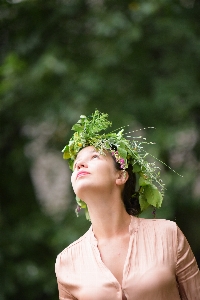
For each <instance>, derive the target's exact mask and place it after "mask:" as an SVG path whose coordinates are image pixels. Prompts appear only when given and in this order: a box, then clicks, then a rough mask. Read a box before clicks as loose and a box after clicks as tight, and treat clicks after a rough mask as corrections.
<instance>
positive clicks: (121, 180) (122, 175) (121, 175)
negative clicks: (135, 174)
mask: <svg viewBox="0 0 200 300" xmlns="http://www.w3.org/2000/svg"><path fill="white" fill-rule="evenodd" d="M128 177H129V175H128V172H126V171H125V170H121V171H119V172H118V176H117V179H116V184H117V185H123V184H125V183H126V181H127V180H128Z"/></svg>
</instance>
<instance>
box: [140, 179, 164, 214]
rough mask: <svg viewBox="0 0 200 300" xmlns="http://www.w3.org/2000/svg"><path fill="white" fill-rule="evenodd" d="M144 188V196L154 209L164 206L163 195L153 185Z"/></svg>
mask: <svg viewBox="0 0 200 300" xmlns="http://www.w3.org/2000/svg"><path fill="white" fill-rule="evenodd" d="M143 188H144V196H145V198H146V200H147V202H148V203H149V204H151V205H153V206H154V207H157V208H159V207H161V204H162V199H163V197H162V195H161V193H160V192H159V190H158V189H157V187H156V186H155V185H153V184H149V185H146V186H144V187H143Z"/></svg>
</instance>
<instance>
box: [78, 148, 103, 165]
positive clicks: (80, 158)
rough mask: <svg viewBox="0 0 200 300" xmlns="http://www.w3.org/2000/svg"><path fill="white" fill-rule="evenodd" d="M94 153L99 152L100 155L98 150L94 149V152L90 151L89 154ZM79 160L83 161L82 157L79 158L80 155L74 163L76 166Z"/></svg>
mask: <svg viewBox="0 0 200 300" xmlns="http://www.w3.org/2000/svg"><path fill="white" fill-rule="evenodd" d="M94 152H98V153H99V151H97V150H96V149H93V150H90V151H89V154H92V153H94ZM79 159H81V157H78V155H77V157H76V159H75V161H74V165H75V164H76V163H77V161H79Z"/></svg>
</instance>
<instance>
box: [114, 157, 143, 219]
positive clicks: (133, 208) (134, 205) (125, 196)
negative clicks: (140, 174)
mask: <svg viewBox="0 0 200 300" xmlns="http://www.w3.org/2000/svg"><path fill="white" fill-rule="evenodd" d="M112 157H113V156H112ZM113 159H114V162H115V167H116V169H117V170H121V169H122V168H121V166H120V164H119V163H118V162H116V160H115V158H114V157H113ZM126 172H128V175H129V177H128V179H127V181H126V183H125V186H124V189H123V191H122V200H123V202H124V206H125V209H126V211H127V213H128V214H129V215H132V216H138V215H139V214H140V213H141V209H140V204H139V192H136V174H135V173H133V167H132V165H130V164H129V165H128V168H127V169H126Z"/></svg>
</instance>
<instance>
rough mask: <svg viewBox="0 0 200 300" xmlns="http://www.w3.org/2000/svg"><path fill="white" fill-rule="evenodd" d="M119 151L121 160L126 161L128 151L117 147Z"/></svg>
mask: <svg viewBox="0 0 200 300" xmlns="http://www.w3.org/2000/svg"><path fill="white" fill-rule="evenodd" d="M117 151H118V153H119V156H120V157H121V158H124V159H126V155H127V151H126V150H125V149H123V148H121V147H117Z"/></svg>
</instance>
